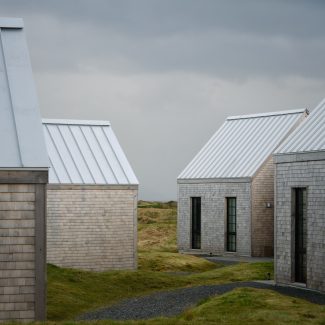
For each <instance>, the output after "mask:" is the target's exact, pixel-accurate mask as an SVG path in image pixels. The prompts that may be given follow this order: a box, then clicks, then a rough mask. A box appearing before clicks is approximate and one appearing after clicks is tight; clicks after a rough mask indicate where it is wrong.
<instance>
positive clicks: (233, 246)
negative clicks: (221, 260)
mask: <svg viewBox="0 0 325 325" xmlns="http://www.w3.org/2000/svg"><path fill="white" fill-rule="evenodd" d="M226 202H227V203H226V204H227V252H236V251H237V198H236V197H227V198H226ZM233 203H234V206H233V205H232V204H233ZM230 221H232V222H230Z"/></svg>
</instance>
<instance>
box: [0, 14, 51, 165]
mask: <svg viewBox="0 0 325 325" xmlns="http://www.w3.org/2000/svg"><path fill="white" fill-rule="evenodd" d="M23 27H24V23H23V20H22V19H20V18H0V71H1V73H0V114H1V117H0V152H1V154H0V168H1V169H3V168H5V169H24V168H28V169H39V168H41V169H43V168H46V169H47V168H48V167H49V160H48V156H47V151H46V145H45V140H44V136H43V132H42V123H41V115H40V110H39V106H38V100H37V94H36V88H35V84H34V78H33V72H32V67H31V64H30V60H29V54H28V49H27V43H26V38H25V33H24V30H23Z"/></svg>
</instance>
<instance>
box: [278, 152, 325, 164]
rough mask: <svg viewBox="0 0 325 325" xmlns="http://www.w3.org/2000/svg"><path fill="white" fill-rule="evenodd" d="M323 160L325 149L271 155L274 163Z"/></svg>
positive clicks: (324, 158)
mask: <svg viewBox="0 0 325 325" xmlns="http://www.w3.org/2000/svg"><path fill="white" fill-rule="evenodd" d="M317 160H323V161H324V160H325V150H323V151H309V152H297V153H296V152H295V153H283V154H277V155H273V163H274V164H283V163H295V162H304V161H317Z"/></svg>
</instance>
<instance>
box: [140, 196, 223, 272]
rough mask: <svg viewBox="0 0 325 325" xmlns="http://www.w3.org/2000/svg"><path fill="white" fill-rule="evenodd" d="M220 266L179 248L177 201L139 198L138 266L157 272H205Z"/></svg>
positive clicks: (141, 268)
mask: <svg viewBox="0 0 325 325" xmlns="http://www.w3.org/2000/svg"><path fill="white" fill-rule="evenodd" d="M216 267H218V265H216V264H214V263H211V262H208V261H207V260H205V259H203V258H200V257H196V256H190V255H184V254H178V250H177V202H175V201H171V202H167V203H161V202H148V201H139V203H138V268H139V270H148V271H158V272H168V271H169V272H203V271H208V270H212V269H214V268H216Z"/></svg>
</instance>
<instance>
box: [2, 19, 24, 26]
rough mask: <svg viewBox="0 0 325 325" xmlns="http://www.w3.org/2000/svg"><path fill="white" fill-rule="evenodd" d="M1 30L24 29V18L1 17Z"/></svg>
mask: <svg viewBox="0 0 325 325" xmlns="http://www.w3.org/2000/svg"><path fill="white" fill-rule="evenodd" d="M0 28H18V29H21V28H24V21H23V19H22V18H9V17H0Z"/></svg>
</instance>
